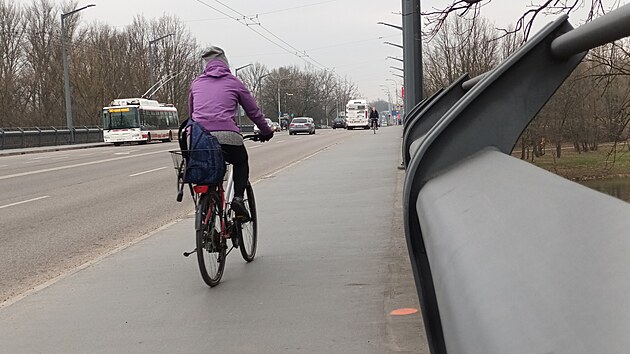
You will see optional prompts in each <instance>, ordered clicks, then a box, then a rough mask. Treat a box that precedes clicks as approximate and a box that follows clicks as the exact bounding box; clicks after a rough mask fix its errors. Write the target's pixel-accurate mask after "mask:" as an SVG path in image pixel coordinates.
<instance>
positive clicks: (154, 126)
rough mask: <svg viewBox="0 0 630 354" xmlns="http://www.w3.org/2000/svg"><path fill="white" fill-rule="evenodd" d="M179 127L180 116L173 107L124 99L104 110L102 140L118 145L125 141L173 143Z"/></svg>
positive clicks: (139, 99)
mask: <svg viewBox="0 0 630 354" xmlns="http://www.w3.org/2000/svg"><path fill="white" fill-rule="evenodd" d="M178 128H179V117H178V116H177V109H176V108H175V107H173V105H172V104H163V103H159V102H158V101H155V100H147V99H144V98H123V99H115V100H113V101H112V102H111V104H110V105H109V106H108V107H103V139H104V141H105V142H106V143H113V144H114V145H116V146H118V145H120V144H122V143H126V142H137V143H138V144H146V143H147V142H149V141H155V140H161V141H165V142H167V141H171V140H173V138H176V137H177V129H178Z"/></svg>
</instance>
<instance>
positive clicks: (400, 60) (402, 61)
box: [385, 56, 404, 63]
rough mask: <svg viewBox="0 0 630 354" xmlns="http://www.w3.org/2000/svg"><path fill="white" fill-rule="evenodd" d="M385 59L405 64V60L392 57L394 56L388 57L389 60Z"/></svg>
mask: <svg viewBox="0 0 630 354" xmlns="http://www.w3.org/2000/svg"><path fill="white" fill-rule="evenodd" d="M385 59H394V60H398V61H399V62H401V63H404V60H402V59H400V58H396V57H392V56H388V57H387V58H385Z"/></svg>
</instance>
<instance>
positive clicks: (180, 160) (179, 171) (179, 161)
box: [169, 150, 186, 179]
mask: <svg viewBox="0 0 630 354" xmlns="http://www.w3.org/2000/svg"><path fill="white" fill-rule="evenodd" d="M169 152H170V153H171V158H172V159H173V166H174V167H175V174H176V175H177V178H178V179H179V178H182V179H183V178H184V171H185V167H186V160H185V159H184V157H183V156H182V152H181V151H180V150H171V151H169Z"/></svg>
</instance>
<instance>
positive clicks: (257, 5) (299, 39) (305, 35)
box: [14, 0, 630, 100]
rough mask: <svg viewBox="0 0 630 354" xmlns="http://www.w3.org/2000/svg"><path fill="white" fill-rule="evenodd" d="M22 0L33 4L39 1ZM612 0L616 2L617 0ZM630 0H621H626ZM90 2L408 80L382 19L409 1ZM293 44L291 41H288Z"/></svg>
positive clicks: (375, 94) (125, 17)
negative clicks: (251, 20)
mask: <svg viewBox="0 0 630 354" xmlns="http://www.w3.org/2000/svg"><path fill="white" fill-rule="evenodd" d="M14 1H15V0H14ZM17 2H18V3H23V4H26V3H30V2H31V1H30V0H17ZM531 2H532V0H494V1H492V2H491V3H490V4H489V5H486V6H484V7H483V9H482V12H481V14H482V15H483V16H484V17H486V18H488V19H489V20H490V21H492V22H494V23H495V25H496V26H497V27H507V26H509V25H510V24H514V23H515V22H516V20H518V18H519V17H520V16H521V14H523V13H524V12H525V11H526V10H527V7H526V5H527V4H529V3H531ZM589 2H590V1H589ZM605 2H607V3H609V4H612V3H614V2H615V1H613V0H605ZM628 2H630V0H621V3H622V4H625V3H628ZM90 3H93V4H96V7H92V8H89V9H86V10H84V11H82V12H81V15H82V22H83V23H91V22H94V21H100V22H102V23H107V24H110V25H113V26H118V27H120V28H122V27H124V26H126V25H128V24H129V23H131V21H132V19H133V17H134V16H136V15H138V14H142V15H144V16H145V17H146V18H148V19H151V18H157V17H160V16H162V15H163V14H169V15H176V16H178V17H179V18H180V19H181V20H182V21H184V23H185V24H186V25H187V26H188V27H189V29H190V31H191V32H192V34H193V35H194V36H195V37H196V39H197V41H198V43H199V44H200V45H202V46H205V45H210V44H213V45H218V46H220V47H222V48H223V49H224V50H225V51H226V54H227V56H228V59H229V60H230V64H231V65H232V66H233V67H238V66H241V65H245V64H248V63H253V62H260V63H263V64H265V65H267V67H269V68H270V69H274V68H277V67H280V66H284V65H300V66H304V65H305V63H306V62H305V61H304V60H303V59H301V58H299V57H297V56H295V55H292V54H290V53H288V52H287V51H285V50H283V49H282V48H279V47H278V46H276V45H274V44H272V43H270V42H269V41H267V40H266V39H264V38H263V37H261V36H259V35H258V34H256V33H255V32H254V31H253V30H252V29H256V30H257V31H259V32H261V33H263V34H265V36H267V37H269V38H273V39H274V40H275V41H276V42H280V43H281V42H282V41H283V42H286V43H288V44H289V45H290V46H292V47H293V48H295V49H298V50H299V51H302V52H304V51H305V52H306V53H308V55H309V56H310V57H311V58H312V59H313V60H315V61H316V62H317V63H319V64H321V65H323V66H325V67H328V68H334V70H335V72H336V73H337V74H338V75H340V76H342V77H343V76H347V77H348V78H350V79H351V80H352V81H353V82H355V83H356V84H357V86H358V88H359V90H360V92H361V93H362V94H363V96H365V97H366V98H368V99H369V100H374V99H377V98H386V94H384V93H383V90H382V88H380V86H379V85H383V84H384V85H387V86H389V87H391V89H392V91H393V89H394V83H393V82H392V81H390V80H387V79H394V80H396V81H399V82H401V79H399V78H398V77H396V76H394V75H393V74H392V72H394V73H396V74H400V72H398V71H397V70H394V69H391V68H390V66H397V67H401V68H402V63H399V62H397V61H394V60H391V59H385V58H386V57H387V56H395V57H401V58H402V51H401V50H400V49H398V48H396V47H393V46H390V45H386V44H383V41H389V42H393V43H398V44H402V34H401V31H399V30H397V29H395V28H391V27H387V26H383V25H378V24H377V22H379V21H382V22H388V23H391V24H395V25H401V16H400V10H401V0H219V1H216V0H177V1H173V0H80V2H79V7H81V6H84V5H87V4H90ZM204 3H205V4H204ZM221 3H223V4H225V5H227V6H229V7H230V8H231V9H232V10H231V9H229V8H226V7H225V6H222V5H221ZM448 3H450V1H447V0H422V11H427V10H430V9H431V8H433V7H443V6H444V5H445V4H448ZM211 7H214V8H216V9H218V10H220V11H222V12H224V14H222V13H220V12H218V11H216V10H215V9H212V8H211ZM233 10H236V11H237V12H238V13H240V14H242V15H247V16H255V15H258V21H260V24H261V25H262V26H263V28H261V27H259V26H255V25H252V26H251V28H249V27H248V26H245V25H243V24H242V23H240V22H238V21H236V20H235V19H234V18H237V17H241V15H239V14H238V13H237V12H235V11H233ZM582 13H583V12H582ZM226 14H227V15H228V16H229V17H228V16H226ZM230 17H232V18H230ZM579 17H580V15H579V14H576V15H575V16H573V17H572V19H571V22H572V23H573V24H574V26H575V25H576V24H577V23H579V22H580V20H581V19H580V18H579ZM553 18H555V16H554V17H546V18H540V19H538V20H537V22H536V26H535V28H536V29H539V28H540V27H542V25H544V24H545V23H547V22H550V21H552V20H553ZM266 31H268V32H266ZM274 36H277V37H278V38H275V37H274ZM285 47H289V46H288V45H286V44H285ZM399 86H400V84H398V87H399ZM392 94H393V92H392Z"/></svg>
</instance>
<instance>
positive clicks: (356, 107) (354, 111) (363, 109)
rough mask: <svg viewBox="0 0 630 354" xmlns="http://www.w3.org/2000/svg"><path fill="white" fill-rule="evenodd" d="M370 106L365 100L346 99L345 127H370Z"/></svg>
mask: <svg viewBox="0 0 630 354" xmlns="http://www.w3.org/2000/svg"><path fill="white" fill-rule="evenodd" d="M369 110H370V107H369V106H368V103H367V101H366V100H363V99H356V100H350V101H348V104H347V105H346V128H347V129H348V130H350V129H354V128H363V129H370V119H369V117H370V112H369Z"/></svg>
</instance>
